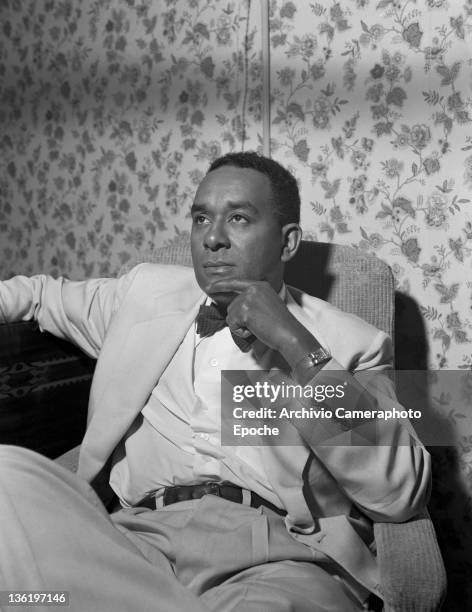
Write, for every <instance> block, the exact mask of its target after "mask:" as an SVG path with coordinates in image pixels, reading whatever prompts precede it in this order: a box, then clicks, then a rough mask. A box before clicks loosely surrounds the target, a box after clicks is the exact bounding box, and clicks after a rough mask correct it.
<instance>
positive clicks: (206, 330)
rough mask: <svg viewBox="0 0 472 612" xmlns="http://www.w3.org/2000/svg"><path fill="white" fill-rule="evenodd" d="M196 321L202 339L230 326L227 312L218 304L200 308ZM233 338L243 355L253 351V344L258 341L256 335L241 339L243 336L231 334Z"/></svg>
mask: <svg viewBox="0 0 472 612" xmlns="http://www.w3.org/2000/svg"><path fill="white" fill-rule="evenodd" d="M196 321H197V333H198V334H199V335H200V336H201V337H202V338H207V337H208V336H213V334H216V332H218V331H220V329H223V328H224V327H227V325H228V324H227V323H226V312H225V311H224V310H222V309H220V308H218V306H217V305H216V304H210V305H209V306H206V305H205V304H203V305H202V306H200V310H199V311H198V315H197V319H196ZM231 336H232V337H233V340H234V342H235V344H236V345H237V347H238V348H239V349H240V350H241V351H243V353H247V352H248V351H249V350H250V349H251V344H252V343H253V342H254V340H255V339H256V336H254V335H251V336H248V337H247V338H241V336H237V335H236V334H233V332H231Z"/></svg>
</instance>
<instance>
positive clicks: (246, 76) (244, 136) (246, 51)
mask: <svg viewBox="0 0 472 612" xmlns="http://www.w3.org/2000/svg"><path fill="white" fill-rule="evenodd" d="M250 14H251V0H247V15H246V32H245V34H244V89H243V104H242V109H241V123H242V133H241V141H242V142H241V150H242V151H244V145H245V142H246V139H247V133H246V132H247V131H246V106H247V94H248V82H249V16H250Z"/></svg>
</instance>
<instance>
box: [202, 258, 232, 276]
mask: <svg viewBox="0 0 472 612" xmlns="http://www.w3.org/2000/svg"><path fill="white" fill-rule="evenodd" d="M203 267H204V268H205V272H206V273H207V274H215V275H218V274H227V273H228V272H229V271H230V270H231V269H232V268H234V264H230V263H227V262H225V261H211V262H208V263H206V264H204V265H203Z"/></svg>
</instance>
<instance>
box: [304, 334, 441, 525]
mask: <svg viewBox="0 0 472 612" xmlns="http://www.w3.org/2000/svg"><path fill="white" fill-rule="evenodd" d="M391 354H392V351H391V342H390V339H389V337H388V336H387V335H386V334H383V332H379V333H378V334H377V335H376V337H375V338H374V340H373V342H372V344H371V346H370V348H369V350H368V351H367V352H366V353H365V354H364V355H363V356H362V357H361V358H360V360H359V362H358V363H357V364H356V366H357V367H356V370H354V372H353V373H350V372H348V371H347V370H346V369H344V368H343V367H342V366H341V365H340V364H339V363H338V362H337V361H336V360H335V359H332V360H331V361H330V362H329V363H328V364H327V366H326V367H324V368H323V369H322V370H320V372H318V373H317V374H316V376H315V377H314V378H313V379H312V380H311V381H310V382H309V383H308V384H310V385H311V386H315V385H316V386H318V385H323V386H325V388H326V386H327V385H331V386H332V387H334V388H336V385H340V387H339V388H340V389H341V388H342V389H343V397H342V398H341V399H339V398H335V399H326V400H325V401H324V406H325V409H326V408H327V409H328V410H330V411H331V412H332V413H333V418H330V419H329V420H324V419H323V423H320V422H319V419H300V420H298V419H297V420H292V424H293V425H295V427H296V428H297V430H298V431H299V433H300V434H301V436H302V438H303V439H304V441H305V442H306V443H307V444H308V445H309V446H310V448H311V449H312V450H313V452H314V453H315V455H316V456H317V457H318V458H319V459H320V461H322V463H323V464H324V465H325V467H326V468H327V469H328V470H329V472H330V473H331V474H332V475H333V477H334V478H335V479H336V481H337V482H338V484H339V486H340V487H341V488H342V489H343V490H344V491H345V493H346V494H347V495H348V496H349V498H350V499H351V500H352V501H353V502H354V503H355V504H356V505H357V506H358V507H359V509H360V510H361V511H362V512H363V513H364V514H366V515H367V516H369V517H370V518H371V519H372V520H374V521H384V522H402V521H406V520H408V519H410V518H412V517H413V516H415V515H416V514H418V513H419V512H421V511H422V510H423V509H424V507H425V506H426V504H427V502H428V498H429V494H430V486H431V485H430V481H431V461H430V455H429V453H428V452H427V451H426V449H425V448H424V446H423V445H422V443H421V442H420V441H419V439H418V437H417V436H416V434H415V431H414V429H413V427H412V425H411V424H410V422H409V420H408V419H407V418H403V415H404V413H405V408H404V407H402V406H401V405H400V404H399V403H398V401H397V399H396V395H395V391H394V386H393V383H392V381H391V379H390V378H389V376H388V375H387V373H386V372H385V370H386V369H389V368H390V357H391ZM318 388H320V387H318ZM413 408H414V407H413ZM336 410H338V412H336ZM353 410H357V411H358V412H357V414H360V416H359V417H358V418H349V415H350V414H352V411H353ZM374 411H375V412H374ZM402 412H403V415H402V416H400V417H399V416H398V415H399V414H400V413H402ZM379 414H380V415H381V416H380V418H378V416H379ZM390 414H391V418H388V419H387V418H386V417H387V416H388V415H390ZM376 415H377V416H376Z"/></svg>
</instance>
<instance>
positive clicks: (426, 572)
mask: <svg viewBox="0 0 472 612" xmlns="http://www.w3.org/2000/svg"><path fill="white" fill-rule="evenodd" d="M374 534H375V542H376V545H377V556H378V560H379V569H380V582H381V585H382V589H383V591H384V599H385V612H435V611H437V610H440V608H441V604H442V602H443V600H444V597H445V595H446V588H447V579H446V571H445V568H444V563H443V560H442V557H441V552H440V550H439V546H438V543H437V540H436V533H435V531H434V527H433V523H432V522H431V519H430V518H429V516H428V515H427V513H425V514H424V515H421V516H418V517H416V518H414V519H412V520H411V521H408V522H406V523H375V524H374Z"/></svg>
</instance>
